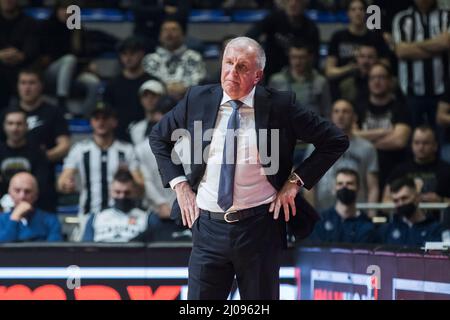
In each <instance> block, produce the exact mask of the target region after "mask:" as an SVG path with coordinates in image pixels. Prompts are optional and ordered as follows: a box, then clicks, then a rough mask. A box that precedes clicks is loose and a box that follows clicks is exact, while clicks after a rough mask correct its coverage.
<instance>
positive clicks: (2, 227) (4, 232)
mask: <svg viewBox="0 0 450 320" xmlns="http://www.w3.org/2000/svg"><path fill="white" fill-rule="evenodd" d="M18 235H19V222H18V221H14V220H11V218H10V219H0V243H1V242H15V241H17V239H18Z"/></svg>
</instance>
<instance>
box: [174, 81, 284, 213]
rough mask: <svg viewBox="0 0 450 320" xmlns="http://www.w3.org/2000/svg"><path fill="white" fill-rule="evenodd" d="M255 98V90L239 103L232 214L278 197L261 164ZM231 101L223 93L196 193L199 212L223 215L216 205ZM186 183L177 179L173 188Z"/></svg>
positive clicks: (231, 110) (231, 109)
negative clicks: (180, 183) (205, 163)
mask: <svg viewBox="0 0 450 320" xmlns="http://www.w3.org/2000/svg"><path fill="white" fill-rule="evenodd" d="M254 96H255V88H253V90H252V91H251V92H250V93H249V94H248V95H247V96H245V97H243V98H241V99H240V101H241V102H242V103H243V104H242V106H241V107H240V108H239V120H240V129H239V131H238V132H239V134H238V139H237V159H236V169H235V178H234V193H233V206H232V207H231V208H230V209H229V211H232V210H242V209H246V208H252V207H256V206H259V205H261V204H266V203H270V202H272V201H273V200H275V198H276V194H277V191H276V189H275V188H274V187H273V186H272V185H271V184H270V182H269V181H268V180H267V177H266V175H265V173H264V169H263V167H262V166H261V163H260V161H259V154H258V148H257V139H256V134H257V133H256V129H255V109H254ZM230 100H233V99H231V98H230V97H229V96H228V95H227V94H226V93H225V92H223V98H222V101H221V103H220V108H219V112H218V115H217V119H216V125H215V129H214V133H213V136H212V140H211V144H210V148H209V154H208V162H207V166H206V170H205V174H204V175H203V178H202V180H201V182H200V185H199V187H198V192H197V206H198V207H199V208H200V209H203V210H208V211H212V212H223V210H222V208H220V207H219V205H218V204H217V198H218V190H219V180H220V168H221V164H222V156H223V149H224V145H225V135H226V130H227V125H228V120H229V118H230V116H231V113H232V112H233V108H232V107H231V106H230V105H229V104H228V103H227V102H229V101H230ZM186 180H187V179H186V177H177V178H175V179H173V180H171V181H170V186H171V187H172V188H174V186H175V185H176V184H177V183H179V182H181V181H186Z"/></svg>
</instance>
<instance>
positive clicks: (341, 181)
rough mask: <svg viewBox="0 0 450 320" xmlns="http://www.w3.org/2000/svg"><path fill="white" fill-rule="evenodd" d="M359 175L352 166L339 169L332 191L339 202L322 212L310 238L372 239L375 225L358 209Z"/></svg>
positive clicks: (332, 240) (370, 240)
mask: <svg viewBox="0 0 450 320" xmlns="http://www.w3.org/2000/svg"><path fill="white" fill-rule="evenodd" d="M358 189H359V175H358V173H357V172H356V171H354V170H352V169H340V170H338V172H337V174H336V184H335V186H334V190H333V193H334V194H335V197H336V204H335V205H334V207H331V208H329V209H327V210H325V211H324V212H322V214H321V215H322V220H321V221H319V223H318V224H317V225H316V227H315V229H314V232H313V234H312V236H311V238H312V239H313V240H314V241H319V242H346V243H370V242H372V241H373V237H374V231H375V229H374V225H373V224H372V222H371V221H370V219H369V218H368V217H367V216H366V215H365V214H364V212H361V211H359V210H357V209H356V195H357V194H358Z"/></svg>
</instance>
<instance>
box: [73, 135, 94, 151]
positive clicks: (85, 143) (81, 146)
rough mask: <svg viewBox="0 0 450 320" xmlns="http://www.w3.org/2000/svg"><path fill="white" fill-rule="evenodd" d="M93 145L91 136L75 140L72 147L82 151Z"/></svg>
mask: <svg viewBox="0 0 450 320" xmlns="http://www.w3.org/2000/svg"><path fill="white" fill-rule="evenodd" d="M93 145H94V141H93V140H92V139H90V138H86V139H83V140H80V141H78V142H75V143H74V144H73V145H72V147H71V148H70V149H71V150H79V151H82V150H86V149H89V148H91V147H92V146H93Z"/></svg>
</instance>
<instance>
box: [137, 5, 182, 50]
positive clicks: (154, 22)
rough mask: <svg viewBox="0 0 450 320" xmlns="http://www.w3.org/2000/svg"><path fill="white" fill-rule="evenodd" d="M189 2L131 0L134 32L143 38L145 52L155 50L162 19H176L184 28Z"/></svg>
mask: <svg viewBox="0 0 450 320" xmlns="http://www.w3.org/2000/svg"><path fill="white" fill-rule="evenodd" d="M190 2H191V1H186V0H162V1H154V0H135V1H133V7H132V9H133V14H134V34H135V35H136V36H138V37H140V38H142V39H145V43H146V49H147V50H146V51H147V52H153V51H155V48H156V46H157V44H158V35H159V33H160V30H161V24H162V23H163V21H164V20H166V19H168V18H172V19H176V20H178V21H179V22H180V24H181V25H182V26H183V29H185V28H186V26H187V23H188V17H189V12H190V9H191V3H190Z"/></svg>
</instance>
